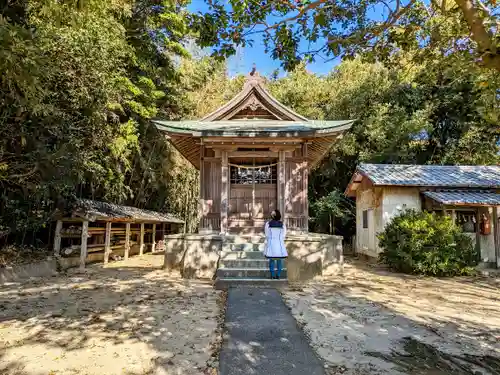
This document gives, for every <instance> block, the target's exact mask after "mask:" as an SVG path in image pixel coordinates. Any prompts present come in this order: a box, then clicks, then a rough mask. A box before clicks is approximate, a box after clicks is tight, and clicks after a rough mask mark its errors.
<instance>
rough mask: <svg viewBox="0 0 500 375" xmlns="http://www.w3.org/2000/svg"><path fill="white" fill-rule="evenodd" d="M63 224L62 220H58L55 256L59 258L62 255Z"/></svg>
mask: <svg viewBox="0 0 500 375" xmlns="http://www.w3.org/2000/svg"><path fill="white" fill-rule="evenodd" d="M62 225H63V222H62V221H61V220H57V223H56V233H55V236H54V256H56V257H59V255H60V254H61V230H62Z"/></svg>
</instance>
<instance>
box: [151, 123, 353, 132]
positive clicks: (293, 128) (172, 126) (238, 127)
mask: <svg viewBox="0 0 500 375" xmlns="http://www.w3.org/2000/svg"><path fill="white" fill-rule="evenodd" d="M153 122H154V123H155V124H157V125H160V126H162V127H165V128H167V129H165V130H170V131H173V132H175V131H178V132H188V133H189V132H231V133H238V132H251V131H255V132H273V133H274V132H283V133H286V132H309V131H321V130H330V129H331V130H334V129H335V128H338V127H342V126H344V125H349V124H351V123H352V122H353V121H352V120H343V121H320V120H309V121H280V120H228V121H161V120H154V121H153ZM160 129H161V128H160Z"/></svg>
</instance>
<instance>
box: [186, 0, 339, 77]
mask: <svg viewBox="0 0 500 375" xmlns="http://www.w3.org/2000/svg"><path fill="white" fill-rule="evenodd" d="M191 1H192V2H191V5H190V6H189V7H188V8H189V10H190V11H193V12H197V11H201V12H203V11H204V10H207V9H208V7H207V5H206V3H205V1H204V0H191ZM253 39H254V44H253V46H252V47H245V48H240V49H239V50H238V53H237V54H236V55H235V56H233V57H231V58H230V59H229V61H228V70H229V74H230V75H231V76H234V75H237V74H246V73H247V72H249V71H250V70H251V69H252V65H253V64H254V63H255V64H256V66H257V70H258V71H259V73H260V74H261V75H265V76H269V75H270V74H271V73H272V72H273V71H274V70H275V69H280V62H279V61H277V60H273V59H272V58H271V56H270V55H267V54H266V53H265V52H264V43H263V41H262V37H261V35H260V34H257V35H255V36H254V38H253ZM339 62H340V59H335V60H331V61H327V62H325V61H324V60H322V59H321V58H318V59H317V60H316V61H315V62H314V63H311V64H309V65H308V70H310V71H311V72H314V73H318V74H326V73H328V72H329V71H330V70H331V69H332V68H333V67H334V66H335V65H337V64H338V63H339ZM280 70H281V74H280V75H282V74H283V70H282V69H280Z"/></svg>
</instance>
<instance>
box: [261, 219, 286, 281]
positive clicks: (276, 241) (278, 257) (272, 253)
mask: <svg viewBox="0 0 500 375" xmlns="http://www.w3.org/2000/svg"><path fill="white" fill-rule="evenodd" d="M264 231H265V234H266V246H265V249H264V256H265V257H266V258H267V259H269V271H271V279H279V278H280V275H281V270H282V267H283V265H282V260H283V259H284V258H286V257H288V253H287V251H286V248H285V236H286V227H285V224H284V223H283V222H282V221H281V213H280V212H279V211H278V210H274V211H273V212H272V213H271V220H270V221H268V222H267V223H266V226H265V230H264ZM275 263H276V270H275V268H274V266H275Z"/></svg>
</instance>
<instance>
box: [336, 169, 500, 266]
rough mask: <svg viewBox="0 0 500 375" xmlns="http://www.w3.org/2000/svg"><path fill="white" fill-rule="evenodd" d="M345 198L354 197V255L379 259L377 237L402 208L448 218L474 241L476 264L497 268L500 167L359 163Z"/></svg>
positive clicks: (498, 260) (499, 244)
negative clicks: (438, 214) (476, 253)
mask: <svg viewBox="0 0 500 375" xmlns="http://www.w3.org/2000/svg"><path fill="white" fill-rule="evenodd" d="M345 193H346V195H347V196H350V197H353V198H356V251H357V252H358V253H360V254H364V255H367V256H370V257H376V256H378V253H379V252H380V248H379V246H378V241H377V234H378V233H380V232H381V231H383V229H384V228H385V226H386V225H387V223H388V222H389V221H390V220H391V218H392V217H394V216H395V215H397V214H398V213H399V212H401V211H403V210H405V209H416V210H426V211H431V212H438V213H441V214H444V215H449V216H451V217H452V218H453V220H454V221H455V222H456V224H458V225H460V226H461V227H462V229H463V231H464V232H465V233H468V234H469V235H470V236H471V237H472V238H473V239H474V240H475V242H476V246H477V248H478V250H479V251H480V256H481V259H480V260H481V262H482V263H484V264H485V265H487V266H494V267H500V221H499V217H500V166H494V165H493V166H464V165H456V166H443V165H398V164H361V165H360V166H358V168H357V169H356V172H355V173H354V175H353V176H352V178H351V181H350V183H349V185H348V187H347V189H346V192H345Z"/></svg>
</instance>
